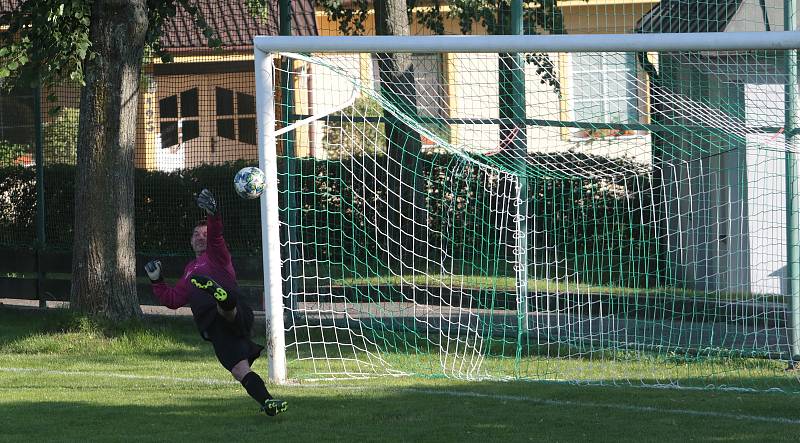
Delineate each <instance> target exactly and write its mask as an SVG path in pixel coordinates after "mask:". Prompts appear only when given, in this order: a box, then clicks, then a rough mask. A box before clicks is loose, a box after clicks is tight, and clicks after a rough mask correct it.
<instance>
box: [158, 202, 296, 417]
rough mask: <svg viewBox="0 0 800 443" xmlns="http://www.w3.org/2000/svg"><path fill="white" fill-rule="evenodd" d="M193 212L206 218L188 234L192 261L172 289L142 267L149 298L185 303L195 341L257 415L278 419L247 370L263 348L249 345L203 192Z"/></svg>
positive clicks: (245, 311) (212, 205)
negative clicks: (207, 347)
mask: <svg viewBox="0 0 800 443" xmlns="http://www.w3.org/2000/svg"><path fill="white" fill-rule="evenodd" d="M197 206H199V207H200V208H201V209H203V210H205V212H206V214H207V215H208V217H207V219H206V221H205V222H200V223H199V224H198V225H197V226H195V228H194V231H193V232H192V238H191V240H190V243H191V245H192V249H193V250H194V253H195V256H196V258H195V259H194V260H192V261H190V262H189V263H188V264H187V265H186V267H185V268H184V270H183V276H182V277H181V278H180V280H178V282H177V283H176V284H175V286H174V287H170V286H169V285H167V284H166V283H164V279H163V278H162V276H161V262H160V261H159V260H152V261H150V262H149V263H147V264H146V265H145V267H144V268H145V271H146V272H147V276H148V277H149V278H150V281H151V282H152V288H153V294H155V296H156V297H158V299H159V300H160V301H161V303H162V304H163V305H164V306H166V307H168V308H170V309H178V308H179V307H181V306H183V305H185V304H186V303H187V302H188V303H189V306H190V307H191V309H192V316H193V317H194V321H195V323H196V324H197V328H198V329H199V331H200V335H201V336H202V337H203V338H204V339H205V340H208V341H210V342H211V344H212V345H213V346H214V353H215V354H216V356H217V359H218V360H219V362H220V363H221V364H222V366H224V367H225V369H227V370H228V371H230V373H231V374H232V375H233V378H235V379H236V380H238V381H239V382H240V383H241V384H242V386H244V389H245V390H246V391H247V393H248V394H249V395H250V396H251V397H253V399H255V400H256V401H257V402H258V404H259V405H261V410H262V411H264V412H266V413H267V415H277V414H279V413H281V412H284V411H286V408H287V403H286V402H285V401H282V400H276V399H273V398H272V396H271V395H270V394H269V391H267V387H266V385H265V384H264V380H263V379H262V378H261V377H260V376H259V375H258V374H257V373H255V372H253V370H252V368H251V366H252V365H253V362H254V361H255V360H256V359H257V358H258V357H259V356H260V355H261V351H263V350H264V347H263V346H261V345H259V344H257V343H255V342H254V341H253V340H251V339H250V336H251V333H252V328H253V319H254V316H253V310H252V309H251V308H250V307H249V306H248V305H247V304H246V303H244V301H242V300H240V299H239V297H238V284H237V282H236V272H235V271H234V269H233V263H232V262H231V254H230V252H229V251H228V247H227V245H226V244H225V239H224V238H223V237H222V220H221V218H220V216H219V214H218V212H217V203H216V200H215V199H214V196H213V195H212V194H211V192H209V191H208V190H207V189H203V190H202V192H200V194H199V195H198V197H197Z"/></svg>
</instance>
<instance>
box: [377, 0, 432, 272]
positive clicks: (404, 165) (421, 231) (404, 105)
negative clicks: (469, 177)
mask: <svg viewBox="0 0 800 443" xmlns="http://www.w3.org/2000/svg"><path fill="white" fill-rule="evenodd" d="M406 9H407V8H406V1H405V0H376V2H375V24H376V25H375V26H376V34H378V35H396V36H398V35H399V36H403V35H410V27H409V23H408V14H407V13H406ZM378 58H379V72H380V80H381V95H382V96H383V97H384V98H386V99H387V100H388V101H391V102H392V103H394V104H395V105H396V106H397V107H398V108H400V109H402V110H404V111H405V112H406V113H408V114H410V115H415V114H416V109H417V99H416V97H417V91H416V84H415V81H414V65H413V62H412V59H411V54H400V53H395V54H378ZM386 117H387V123H386V137H387V139H388V143H387V146H386V148H387V153H386V158H387V161H388V162H389V164H388V165H387V171H388V172H389V175H390V177H392V179H393V180H390V181H389V188H388V189H387V191H388V199H387V204H388V211H387V212H388V220H387V221H388V229H387V233H388V239H387V240H388V242H389V244H388V249H387V250H388V252H389V255H390V258H391V259H393V260H400V263H401V266H400V269H398V270H397V271H398V272H400V273H404V272H412V271H413V270H414V267H415V266H414V256H415V255H421V254H424V253H425V249H426V246H427V220H425V218H426V215H425V214H426V212H425V209H424V207H423V205H424V203H425V197H424V183H425V180H424V177H423V176H422V172H423V171H422V170H420V167H419V164H421V162H419V161H418V157H419V155H420V152H421V146H422V143H421V141H420V135H419V133H417V132H415V131H413V130H412V129H411V128H410V127H409V126H408V125H407V124H405V123H404V122H403V120H402V119H399V118H397V117H396V116H393V115H386ZM412 174H414V175H413V176H412ZM402 215H405V217H403V216H402Z"/></svg>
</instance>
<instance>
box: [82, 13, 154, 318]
mask: <svg viewBox="0 0 800 443" xmlns="http://www.w3.org/2000/svg"><path fill="white" fill-rule="evenodd" d="M147 25H148V19H147V9H146V3H145V0H95V2H94V4H93V6H92V23H91V28H90V38H91V42H92V50H94V51H95V53H96V56H95V57H94V58H93V59H91V60H88V61H87V62H86V64H85V67H84V68H85V81H86V85H85V86H84V87H83V89H82V90H81V104H80V110H81V116H80V124H79V128H78V159H77V160H78V164H77V168H76V174H77V176H76V180H75V233H74V236H75V238H74V242H73V259H72V293H71V295H70V302H71V306H72V308H73V309H75V310H78V311H81V312H86V313H89V314H96V315H101V316H103V317H106V318H108V319H110V320H112V321H121V320H126V319H131V318H134V317H138V316H139V315H141V309H140V307H139V299H138V297H137V295H136V253H135V244H134V204H133V201H134V200H133V192H134V149H135V147H136V107H137V102H138V87H139V75H140V71H141V65H142V56H143V50H144V40H145V33H146V31H147Z"/></svg>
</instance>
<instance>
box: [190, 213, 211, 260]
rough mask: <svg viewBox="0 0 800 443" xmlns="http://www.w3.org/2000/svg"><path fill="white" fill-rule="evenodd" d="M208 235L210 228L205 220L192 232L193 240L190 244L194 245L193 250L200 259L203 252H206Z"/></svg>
mask: <svg viewBox="0 0 800 443" xmlns="http://www.w3.org/2000/svg"><path fill="white" fill-rule="evenodd" d="M207 235H208V226H206V222H205V220H204V221H201V222H200V223H198V224H197V226H195V227H194V230H193V231H192V238H191V240H189V242H190V243H191V244H192V249H193V250H194V254H195V255H196V256H197V257H199V256H200V255H201V254H202V253H203V252H206V237H207Z"/></svg>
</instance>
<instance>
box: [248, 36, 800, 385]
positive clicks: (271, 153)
mask: <svg viewBox="0 0 800 443" xmlns="http://www.w3.org/2000/svg"><path fill="white" fill-rule="evenodd" d="M253 46H254V59H255V79H256V112H257V124H258V128H259V129H260V131H258V157H259V166H260V168H261V169H262V170H263V171H264V173H265V174H266V190H265V191H264V193H263V194H262V196H261V198H260V207H261V240H262V245H263V266H264V309H265V314H266V327H267V349H268V358H269V379H270V381H271V382H273V383H285V382H286V381H287V374H286V344H285V339H284V333H285V327H284V320H283V295H284V294H283V285H282V282H283V280H282V276H281V248H280V220H279V207H278V175H277V172H278V171H277V152H276V143H277V135H278V134H277V133H276V129H275V94H274V87H273V86H274V65H273V59H274V57H275V56H276V55H278V54H279V53H281V52H292V53H309V52H314V53H321V52H338V53H357V52H371V53H374V52H386V53H397V52H401V53H430V52H449V53H530V52H545V53H547V52H653V51H732V50H797V49H800V31H775V32H707V33H683V34H598V35H525V36H518V35H503V36H369V37H366V36H364V37H349V36H348V37H338V36H330V37H303V36H291V37H287V36H257V37H255V38H254V39H253ZM788 58H793V59H796V55H795V57H788ZM794 69H795V70H796V69H797V67H796V65H795V66H794ZM795 72H796V71H795ZM790 86H794V88H796V84H794V85H790ZM787 89H788V88H787ZM798 95H800V94H796V93H795V94H793V96H794V100H795V104H794V106H792V107H793V108H794V109H795V110H798V109H800V102H798V101H797V96H798ZM315 117H317V118H322V117H324V115H320V116H315ZM788 123H792V124H796V122H791V121H790V122H787V124H788ZM292 128H293V127H292ZM292 128H288V129H287V128H284V130H283V131H281V132H286V131H288V130H289V129H292ZM790 155H791V156H792V157H794V154H792V153H788V154H787V163H789V161H790V160H788V158H789V156H790ZM793 161H794V162H797V160H793ZM797 170H800V168H798V169H795V171H797ZM793 182H794V185H793V187H795V188H796V187H797V186H798V185H797V182H798V180H793ZM788 183H789V181H788V180H787V184H788ZM793 191H794V192H788V193H787V194H788V195H794V198H793V199H792V197H787V198H789V199H792V200H794V202H787V203H791V204H787V209H788V210H790V209H789V208H792V206H794V207H795V211H796V210H797V208H798V207H799V206H800V205H799V204H798V203H800V199H798V195H800V191H798V190H797V189H794V190H793ZM787 220H789V218H788V217H787ZM795 220H797V218H796V217H795ZM787 224H789V226H788V227H787V228H788V230H790V231H792V230H797V229H798V226H792V224H791V223H787ZM796 235H797V234H796V233H794V232H792V234H791V236H790V237H789V238H797V237H796ZM799 243H800V242H799ZM788 249H790V250H792V251H789V252H790V253H789V254H788V255H787V257H790V258H793V260H791V259H790V260H789V261H790V263H789V264H790V268H791V265H792V263H793V262H795V261H798V260H800V245H798V244H794V245H790V246H789V247H788ZM789 277H790V278H789V280H790V281H789V283H790V290H789V294H791V300H792V302H791V304H792V306H791V313H790V317H791V319H792V320H791V322H792V324H793V325H794V328H793V330H794V331H795V332H794V337H793V338H792V339H791V341H792V343H793V344H792V346H793V349H795V350H800V332H798V329H800V284H798V281H797V279H798V277H800V275H797V274H796V273H795V274H793V273H791V272H790V274H789ZM799 355H800V353H799Z"/></svg>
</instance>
